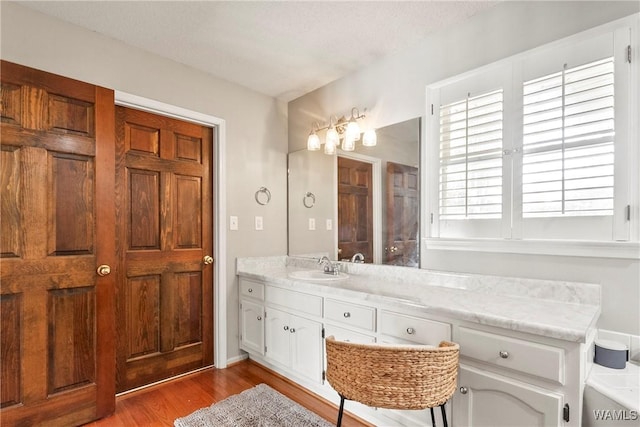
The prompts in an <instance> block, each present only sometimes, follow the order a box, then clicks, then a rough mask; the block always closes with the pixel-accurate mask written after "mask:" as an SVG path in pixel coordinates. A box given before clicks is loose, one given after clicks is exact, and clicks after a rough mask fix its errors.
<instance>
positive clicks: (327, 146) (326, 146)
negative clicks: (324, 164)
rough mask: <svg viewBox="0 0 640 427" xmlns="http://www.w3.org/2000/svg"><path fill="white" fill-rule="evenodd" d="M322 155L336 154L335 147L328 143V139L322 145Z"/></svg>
mask: <svg viewBox="0 0 640 427" xmlns="http://www.w3.org/2000/svg"><path fill="white" fill-rule="evenodd" d="M324 154H336V145H335V144H334V143H332V142H329V140H328V139H327V142H325V143H324Z"/></svg>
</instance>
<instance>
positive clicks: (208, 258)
mask: <svg viewBox="0 0 640 427" xmlns="http://www.w3.org/2000/svg"><path fill="white" fill-rule="evenodd" d="M202 262H204V265H209V264H213V258H212V257H211V256H210V255H205V256H204V258H202Z"/></svg>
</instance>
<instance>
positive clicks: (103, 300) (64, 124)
mask: <svg viewBox="0 0 640 427" xmlns="http://www.w3.org/2000/svg"><path fill="white" fill-rule="evenodd" d="M1 66H2V69H1V75H2V77H1V79H2V103H1V113H2V135H1V136H2V145H1V147H2V150H1V154H2V169H1V171H0V177H1V178H0V179H1V181H2V182H1V189H2V190H1V197H2V203H1V206H2V210H1V212H0V214H1V215H2V222H1V224H2V225H1V227H2V228H1V235H2V237H1V238H0V242H1V246H2V248H1V249H2V253H1V264H0V268H1V271H2V272H1V278H0V280H1V287H0V290H1V296H0V313H1V330H0V366H1V374H2V377H1V380H0V381H1V382H2V385H1V387H0V388H1V401H2V402H1V405H2V411H1V413H0V417H1V418H2V424H3V425H7V426H9V425H47V426H55V425H77V424H82V423H85V422H88V421H91V420H93V419H96V418H99V417H102V416H105V415H108V414H110V413H112V412H113V411H114V409H115V378H114V368H115V355H114V351H113V340H114V317H113V316H114V312H113V309H114V289H115V286H114V274H111V275H106V276H104V277H100V276H98V275H97V274H96V269H97V267H98V265H99V264H106V265H110V266H111V268H113V267H114V266H115V249H114V242H115V239H114V234H115V225H114V212H113V183H114V145H113V141H114V104H113V102H114V101H113V92H112V91H111V90H107V89H104V88H100V87H96V86H93V85H90V84H86V83H82V82H78V81H75V80H70V79H67V78H64V77H60V76H56V75H52V74H48V73H44V72H41V71H37V70H34V69H31V68H26V67H22V66H19V65H16V64H11V63H8V62H4V61H3V62H2V64H1Z"/></svg>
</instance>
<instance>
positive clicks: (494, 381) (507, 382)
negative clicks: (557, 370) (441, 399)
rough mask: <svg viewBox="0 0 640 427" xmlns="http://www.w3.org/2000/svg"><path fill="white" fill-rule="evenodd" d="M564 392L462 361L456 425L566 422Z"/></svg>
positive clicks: (511, 426)
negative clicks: (471, 365) (478, 367)
mask: <svg viewBox="0 0 640 427" xmlns="http://www.w3.org/2000/svg"><path fill="white" fill-rule="evenodd" d="M562 402H563V396H562V395H559V394H556V393H553V392H550V391H548V390H545V389H544V388H540V387H536V386H533V385H531V384H527V383H524V382H520V381H516V380H513V379H510V378H507V377H505V376H502V375H499V374H496V373H492V372H488V371H485V370H479V369H477V368H473V367H470V366H465V365H460V368H459V370H458V391H457V392H456V393H455V394H454V399H453V408H454V410H453V420H452V421H453V425H456V426H474V427H503V426H504V427H518V426H523V427H536V426H539V427H546V426H558V425H563V421H562Z"/></svg>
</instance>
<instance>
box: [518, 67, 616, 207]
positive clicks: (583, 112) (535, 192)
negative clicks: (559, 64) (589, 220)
mask: <svg viewBox="0 0 640 427" xmlns="http://www.w3.org/2000/svg"><path fill="white" fill-rule="evenodd" d="M613 65H614V64H613V58H611V57H609V58H606V59H603V60H600V61H595V62H591V63H589V64H586V65H581V66H578V67H574V68H571V69H564V70H562V71H560V72H558V73H553V74H550V75H546V76H544V77H541V78H538V79H534V80H530V81H528V82H525V83H524V85H523V143H522V146H523V156H522V157H523V159H522V163H523V166H522V215H523V217H524V218H535V217H556V216H590V215H607V216H612V215H613V194H614V191H613V186H614V161H613V160H614V135H615V129H614V99H613V97H614V79H613V76H614V75H613V71H614V70H613Z"/></svg>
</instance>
